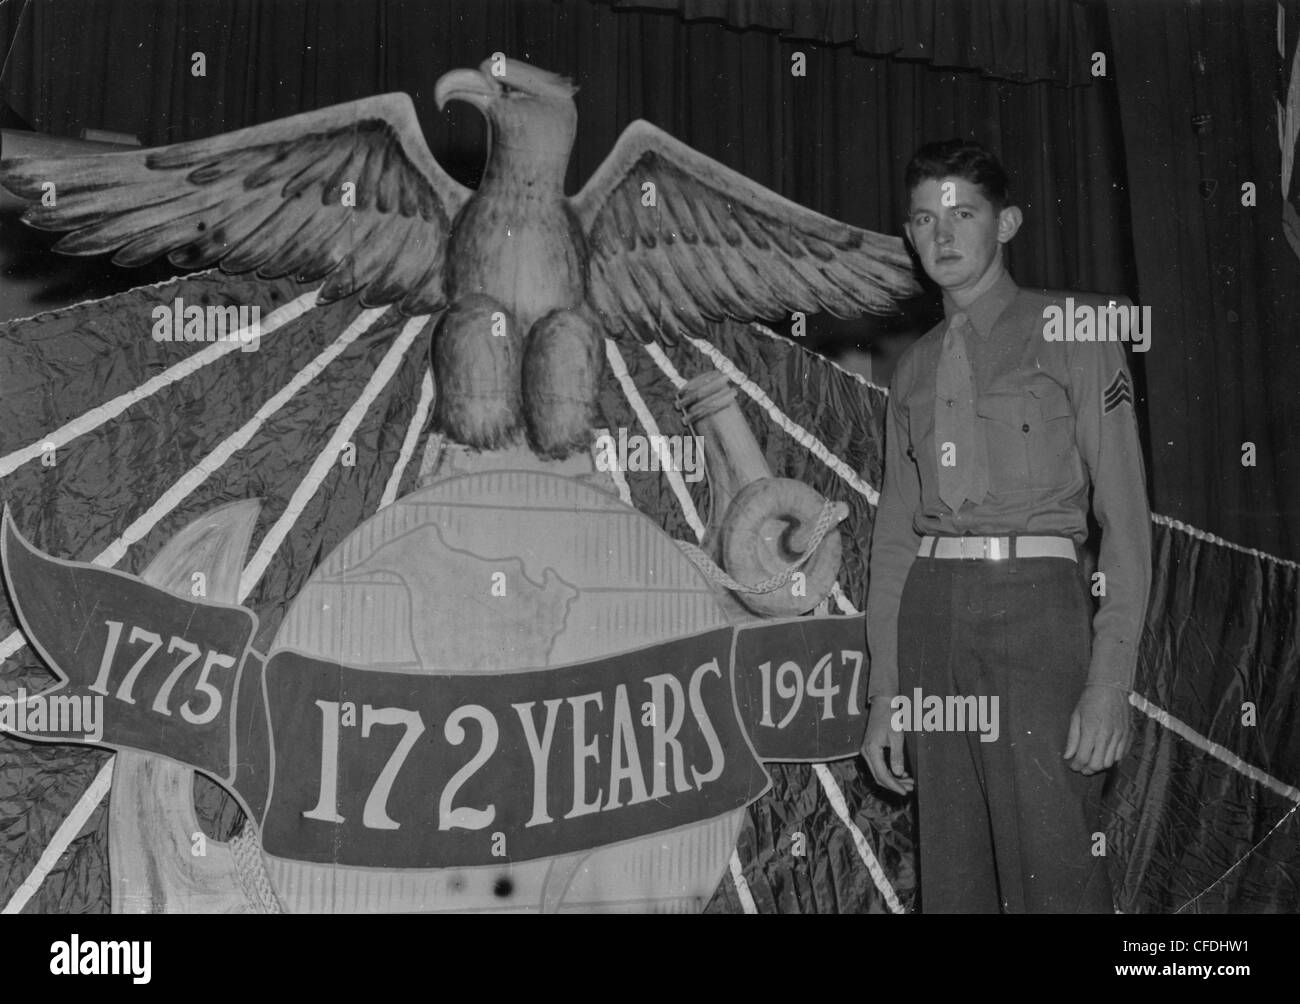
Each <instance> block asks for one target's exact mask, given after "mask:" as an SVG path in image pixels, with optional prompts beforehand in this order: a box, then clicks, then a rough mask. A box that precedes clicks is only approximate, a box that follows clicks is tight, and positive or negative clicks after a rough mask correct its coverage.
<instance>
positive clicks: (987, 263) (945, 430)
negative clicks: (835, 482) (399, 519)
mask: <svg viewBox="0 0 1300 1004" xmlns="http://www.w3.org/2000/svg"><path fill="white" fill-rule="evenodd" d="M906 184H907V189H908V192H909V199H910V206H909V211H908V219H907V223H906V228H905V229H906V232H907V236H908V240H909V241H910V242H911V244H912V247H913V248H914V249H915V251H916V253H917V255H918V256H919V257H920V260H921V263H922V266H923V267H924V268H925V271H926V273H927V274H928V275H929V276H930V278H931V279H933V280H934V281H935V282H936V283H937V284H938V285H939V287H940V288H941V289H942V290H943V305H944V320H943V322H942V323H940V324H939V325H938V326H936V327H935V328H934V329H933V330H931V331H930V332H928V333H927V334H926V335H924V336H923V337H922V338H920V339H919V340H918V341H917V342H916V343H915V344H914V345H913V346H911V348H909V349H908V351H907V352H906V353H905V354H904V355H903V357H902V358H901V359H900V360H899V363H898V366H897V368H896V370H895V373H894V378H893V383H892V389H891V392H890V398H889V409H888V428H887V430H886V454H885V472H884V484H883V487H882V490H881V495H880V503H879V508H878V510H877V513H876V524H875V530H874V533H873V537H872V546H871V564H870V572H871V583H870V589H869V592H868V598H867V640H868V644H869V646H870V649H871V660H872V661H871V677H870V685H869V692H868V696H869V699H870V702H871V704H870V713H869V716H868V725H867V733H866V740H865V742H864V744H863V755H864V756H865V757H866V760H867V764H868V766H869V767H870V769H871V772H872V775H873V776H874V777H875V779H876V781H877V782H878V783H879V784H881V785H882V786H884V787H886V788H888V789H890V790H891V791H895V792H898V793H900V794H905V793H907V792H910V791H912V790H913V787H915V789H916V791H917V796H918V800H919V801H918V807H919V814H920V832H919V834H918V842H919V849H920V883H921V909H922V910H923V911H924V912H926V913H935V912H937V913H946V912H957V913H973V912H998V911H1002V912H1011V913H1022V912H1111V911H1112V909H1113V906H1112V900H1111V891H1110V886H1109V881H1108V877H1107V873H1106V868H1105V851H1106V850H1107V848H1106V847H1105V837H1104V834H1103V833H1102V826H1101V818H1100V813H1099V809H1100V787H1101V784H1102V782H1103V780H1104V778H1105V776H1106V775H1105V774H1104V773H1103V772H1104V771H1106V770H1107V769H1108V768H1110V767H1111V766H1113V765H1114V764H1115V763H1117V762H1118V761H1119V760H1120V759H1122V758H1123V756H1124V754H1125V753H1126V752H1127V750H1128V747H1129V743H1130V739H1131V720H1130V706H1129V702H1128V697H1129V694H1130V692H1131V687H1132V685H1133V678H1134V673H1135V671H1136V666H1137V649H1138V641H1139V638H1140V632H1141V630H1142V625H1143V622H1144V620H1145V613H1146V603H1147V593H1148V590H1149V588H1150V579H1151V572H1150V565H1151V558H1150V549H1151V523H1150V511H1149V509H1148V506H1147V498H1146V483H1145V477H1144V473H1143V467H1142V453H1141V448H1140V446H1139V442H1138V430H1137V424H1136V421H1135V417H1134V413H1133V392H1132V382H1131V380H1130V378H1129V373H1128V368H1127V366H1126V364H1125V361H1124V352H1123V347H1122V345H1121V344H1120V342H1119V341H1118V340H1102V338H1103V337H1104V335H1103V334H1102V333H1101V332H1097V337H1098V340H1096V341H1063V340H1055V338H1053V339H1051V340H1049V338H1048V337H1046V335H1045V326H1046V324H1047V321H1046V319H1045V317H1046V316H1047V315H1048V314H1050V313H1051V312H1050V311H1048V308H1049V307H1052V306H1053V305H1058V306H1059V301H1056V300H1053V299H1051V298H1049V297H1047V296H1044V295H1040V294H1036V293H1031V292H1029V291H1027V290H1022V289H1020V288H1019V287H1017V285H1016V283H1015V282H1014V281H1013V280H1012V278H1011V276H1010V275H1009V274H1008V273H1007V272H1006V271H1005V269H1004V268H1003V262H1002V257H1003V255H1002V246H1003V245H1004V244H1006V243H1007V242H1008V241H1010V240H1011V239H1012V238H1013V237H1014V236H1015V234H1016V231H1017V230H1018V229H1019V227H1020V224H1021V221H1022V215H1021V212H1020V209H1019V208H1017V207H1016V206H1013V205H1011V204H1010V203H1009V200H1008V190H1007V178H1006V174H1005V172H1004V171H1003V169H1002V167H1001V165H1000V164H998V162H997V160H996V159H995V158H994V157H993V156H992V155H991V154H989V153H988V151H986V150H985V149H984V148H983V147H981V146H979V145H978V144H975V143H965V142H961V141H959V140H951V141H948V142H944V143H931V144H928V145H926V146H924V147H922V148H921V149H920V150H918V151H917V153H916V155H915V156H914V157H913V158H912V162H911V163H910V164H909V165H908V169H907V176H906ZM1069 322H1070V319H1069V318H1068V316H1067V318H1066V323H1067V324H1068V323H1069ZM1113 337H1117V336H1113ZM1090 493H1091V506H1092V512H1093V513H1094V515H1095V516H1096V518H1097V521H1098V523H1099V524H1100V526H1101V529H1102V540H1101V551H1100V555H1099V558H1098V564H1097V570H1098V572H1099V573H1100V577H1098V576H1093V578H1092V581H1091V582H1085V581H1084V578H1083V574H1082V572H1081V571H1080V565H1079V564H1078V559H1079V545H1081V544H1083V542H1084V540H1085V539H1086V537H1087V533H1088V529H1087V516H1088V509H1089V503H1090ZM1090 593H1091V594H1092V595H1097V596H1099V599H1100V605H1099V608H1098V610H1097V612H1096V614H1095V616H1094V615H1093V611H1092V603H1091V599H1090ZM932 696H934V697H938V698H940V699H941V700H942V699H946V698H950V697H951V698H963V699H965V700H962V701H958V700H952V701H949V700H943V702H942V707H943V708H945V709H948V711H947V714H946V715H945V714H942V713H941V714H937V715H934V716H926V718H925V722H924V724H923V726H922V727H921V728H920V729H917V728H916V723H917V722H918V721H920V720H921V715H920V714H919V713H918V712H913V711H912V710H911V708H910V706H911V705H912V704H914V703H915V702H916V701H918V700H920V701H922V702H923V707H933V706H934V702H930V703H929V704H928V705H927V704H926V703H925V699H926V698H929V697H932ZM972 697H973V698H974V699H975V700H974V701H971V700H969V698H972ZM994 699H996V702H995V700H994ZM976 702H981V703H982V706H983V708H984V710H985V711H986V712H987V711H993V712H995V713H996V715H997V723H996V729H988V730H983V731H977V730H975V729H974V724H973V722H972V721H971V720H970V719H973V718H975V715H973V714H966V715H965V718H966V719H967V720H966V721H965V723H964V724H963V722H962V721H961V720H960V719H959V718H958V716H957V715H956V714H955V712H954V710H953V709H957V708H964V709H965V710H966V711H969V709H970V708H972V707H973V706H974V705H975V703H976ZM900 730H905V731H906V732H907V735H908V739H907V744H908V747H909V754H910V763H911V765H912V766H913V769H914V770H915V773H916V780H915V782H914V781H913V780H912V778H911V777H910V776H909V775H908V774H907V772H906V770H905V768H904V765H903V747H904V738H903V736H904V732H903V731H900ZM990 738H992V741H987V740H989V739H990Z"/></svg>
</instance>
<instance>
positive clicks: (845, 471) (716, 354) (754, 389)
mask: <svg viewBox="0 0 1300 1004" xmlns="http://www.w3.org/2000/svg"><path fill="white" fill-rule="evenodd" d="M684 337H685V339H686V341H687V342H689V343H690V344H691V345H693V346H695V348H696V349H698V350H699V351H700V352H702V353H703V354H704V355H706V356H708V357H709V360H710V361H711V362H712V363H713V365H714V366H715V367H716V368H717V369H719V370H721V371H722V372H723V373H725V374H726V375H727V376H728V377H729V378H730V379H731V381H732V382H733V383H734V384H736V386H738V387H739V388H740V389H741V390H743V391H744V392H745V393H746V394H748V395H749V396H750V397H751V398H752V399H753V400H754V401H756V402H757V403H758V404H759V405H760V406H761V407H762V408H763V410H764V411H766V412H767V415H768V417H769V418H770V419H771V420H772V421H773V422H775V423H776V424H777V425H778V426H780V427H781V428H782V429H783V430H784V431H785V432H786V434H787V435H789V436H790V437H791V438H792V439H793V440H794V441H795V442H797V443H799V444H800V445H801V446H804V447H806V448H807V449H808V450H809V451H810V452H811V453H812V455H813V456H814V457H816V458H817V459H818V460H820V461H821V462H822V463H823V464H825V465H826V466H827V467H829V468H830V469H831V470H832V471H834V472H835V473H836V474H838V475H839V476H840V478H841V479H843V481H844V482H845V483H846V484H847V485H848V486H849V487H850V488H852V489H853V490H854V491H855V492H857V493H858V494H859V495H862V496H864V497H865V498H866V500H867V501H868V502H870V503H871V504H872V505H876V504H877V503H878V502H879V501H880V493H879V492H877V491H876V490H875V489H874V488H872V487H871V485H869V484H867V483H866V482H865V481H863V480H862V479H861V478H860V477H858V475H857V474H855V473H854V471H853V469H852V468H851V467H849V465H848V464H846V463H845V462H844V461H843V460H841V459H840V458H839V457H837V456H835V454H833V453H832V452H831V451H830V450H828V449H827V448H826V444H825V443H823V442H822V441H821V440H820V439H818V438H817V437H816V436H814V435H813V434H812V433H811V432H809V431H808V430H807V429H805V428H804V427H803V426H801V425H800V424H799V423H798V422H795V421H794V420H793V419H792V418H790V417H789V416H788V415H787V414H786V413H785V412H783V411H782V410H781V409H780V408H778V407H777V406H776V402H775V401H773V400H772V399H771V398H770V397H768V396H767V394H765V393H764V392H763V388H761V387H759V386H758V384H756V383H754V381H752V380H751V379H749V377H747V376H745V374H744V373H742V372H741V371H740V369H739V368H738V367H737V366H736V364H735V363H733V362H732V361H731V360H730V359H728V358H727V357H726V356H724V355H723V354H722V352H720V351H719V350H718V347H717V346H716V345H714V344H713V343H712V342H706V341H704V340H703V339H701V338H693V337H691V336H690V335H686V336H684Z"/></svg>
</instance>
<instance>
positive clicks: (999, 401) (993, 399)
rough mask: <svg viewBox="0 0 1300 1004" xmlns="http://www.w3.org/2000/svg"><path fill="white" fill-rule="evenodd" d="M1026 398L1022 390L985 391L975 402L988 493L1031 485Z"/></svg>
mask: <svg viewBox="0 0 1300 1004" xmlns="http://www.w3.org/2000/svg"><path fill="white" fill-rule="evenodd" d="M1029 401H1030V398H1029V396H1028V395H1027V394H1026V393H1025V392H1024V391H1007V390H1001V391H989V392H987V393H984V394H981V395H980V396H979V397H978V398H976V400H975V414H976V415H977V416H979V419H978V420H979V423H980V427H981V429H982V431H983V432H984V442H985V445H986V446H987V447H988V457H989V470H988V476H989V490H990V491H992V492H993V493H995V494H998V495H1004V494H1006V493H1008V492H1023V491H1026V490H1028V489H1030V488H1032V487H1034V486H1033V483H1032V481H1031V478H1030V467H1029V449H1028V441H1029V436H1028V431H1029V428H1030V426H1029V423H1028V417H1027V414H1028V410H1029Z"/></svg>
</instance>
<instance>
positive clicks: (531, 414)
mask: <svg viewBox="0 0 1300 1004" xmlns="http://www.w3.org/2000/svg"><path fill="white" fill-rule="evenodd" d="M575 92H576V88H575V87H574V86H573V85H572V84H571V83H570V82H569V81H567V80H566V79H564V78H562V77H559V76H557V75H555V74H553V73H548V72H546V71H544V70H540V69H538V68H536V67H533V66H530V65H528V64H526V63H523V62H520V61H517V60H513V59H506V58H504V57H501V56H499V55H498V56H495V57H489V59H487V60H484V62H483V63H482V64H481V65H480V67H479V69H477V70H469V69H464V70H454V71H452V72H450V73H448V74H446V75H444V76H443V77H442V78H440V79H439V81H438V83H437V86H436V89H435V95H434V96H435V100H436V101H437V104H438V107H439V109H440V110H441V109H442V108H443V107H444V106H445V104H446V103H447V102H448V101H453V100H458V101H465V102H468V103H470V104H472V105H473V106H474V107H476V108H478V109H479V110H480V111H481V112H482V113H483V115H484V116H485V118H486V119H487V123H488V151H487V163H486V166H485V169H484V172H483V177H482V181H481V183H480V184H479V187H478V188H477V189H476V190H475V189H469V188H466V187H465V186H463V185H461V184H459V183H458V182H456V181H455V180H453V179H452V178H451V177H450V176H449V175H448V174H447V173H446V172H445V171H444V170H443V169H442V168H441V167H440V166H439V164H438V162H437V161H436V160H434V158H433V156H432V154H431V153H430V152H429V148H428V146H427V144H426V143H425V141H424V136H423V134H422V133H421V130H420V127H419V124H418V122H417V119H416V116H415V109H414V107H413V105H412V103H411V99H410V98H409V97H408V96H407V95H406V94H401V93H395V94H384V95H380V96H377V97H371V98H365V99H362V100H360V101H352V102H348V103H346V104H341V105H335V106H333V107H329V108H323V109H320V110H319V111H312V112H306V113H303V114H301V115H295V116H292V117H290V118H285V119H279V120H276V121H273V122H267V123H265V124H263V125H257V126H253V127H251V128H247V129H241V130H238V131H237V132H231V133H225V134H223V135H219V136H214V137H211V138H209V139H203V140H197V141H194V142H188V143H178V144H174V145H172V146H165V147H158V148H154V149H148V150H140V151H128V152H121V153H109V154H99V155H94V156H83V157H73V158H67V159H48V160H47V159H43V158H15V159H12V160H9V161H5V162H3V163H2V164H0V184H2V185H4V187H5V188H8V189H9V190H10V191H12V192H14V193H15V194H16V195H19V196H23V197H26V198H29V199H33V200H39V199H40V198H41V196H42V194H43V193H44V192H45V191H46V189H45V188H44V186H45V184H46V183H47V182H53V183H54V185H55V189H54V191H55V193H56V199H55V200H54V204H53V205H42V204H40V202H37V203H36V204H35V205H33V206H31V207H29V208H28V209H27V211H26V212H25V214H24V216H23V219H24V220H25V221H26V222H27V223H29V224H30V225H32V226H34V227H37V228H39V229H42V230H57V231H64V230H70V231H72V232H71V233H69V234H66V235H65V236H64V237H63V238H62V239H60V240H59V242H58V243H57V244H56V245H55V250H58V251H61V252H65V253H68V254H75V255H93V254H101V253H104V252H109V251H113V252H115V254H114V255H113V261H114V262H115V263H116V264H119V265H139V264H144V263H146V262H149V261H151V260H153V259H155V258H157V257H159V256H161V255H166V256H167V258H168V260H169V261H170V262H171V263H172V264H173V265H175V266H178V267H183V268H206V267H209V266H211V265H213V264H217V263H219V264H220V266H221V268H222V269H223V270H225V271H227V272H231V273H240V272H248V271H252V270H256V272H257V274H258V275H259V276H261V277H263V278H278V277H281V276H292V277H293V278H295V279H296V280H297V281H299V282H304V283H307V282H316V281H323V286H322V287H321V290H320V294H319V298H320V300H321V301H322V302H328V301H333V300H337V299H340V298H343V297H347V296H351V295H353V294H358V295H359V298H360V301H361V303H362V305H363V306H367V307H378V306H385V305H391V304H396V305H397V307H398V309H399V310H401V311H402V312H403V313H406V314H441V317H440V318H439V319H438V322H437V325H436V327H435V329H434V341H433V371H434V376H435V379H436V385H437V399H436V404H435V409H434V418H433V421H434V422H435V424H436V426H437V429H438V431H440V432H443V433H444V434H446V435H447V436H449V437H450V438H452V439H454V440H457V441H459V442H462V443H465V444H467V445H469V446H472V447H476V448H479V449H492V448H497V447H501V446H504V445H506V444H508V443H510V442H512V441H514V440H516V439H517V437H518V435H519V433H520V431H521V430H526V432H527V437H528V441H529V443H530V445H531V447H532V449H533V450H534V452H536V453H537V454H538V455H539V456H542V457H548V458H557V457H564V456H567V455H568V454H570V453H572V452H574V451H575V450H577V449H581V448H585V447H586V445H587V443H588V439H589V436H590V427H591V424H592V421H593V419H594V414H593V412H594V408H595V399H596V394H597V389H598V387H599V383H600V377H601V373H602V371H603V365H604V352H603V338H604V337H605V336H613V337H628V336H632V337H636V338H640V339H642V340H645V341H650V340H654V339H658V338H665V339H671V338H672V337H673V333H674V331H677V330H680V331H685V332H689V333H692V334H695V335H706V334H707V331H708V328H707V324H706V322H707V321H718V320H721V319H723V318H724V317H726V316H730V317H732V318H734V319H736V320H741V321H746V320H755V319H758V318H774V317H780V316H782V315H786V314H788V313H789V312H791V311H796V310H800V311H806V312H813V311H818V310H828V311H830V312H831V313H833V314H836V315H838V316H841V317H845V316H854V315H857V314H860V313H863V312H874V313H883V312H886V311H889V310H891V309H892V307H893V303H894V300H895V299H896V298H898V297H901V296H906V295H910V294H912V293H914V292H915V291H916V286H915V282H914V279H913V272H912V267H911V262H910V260H909V258H908V256H907V254H906V252H905V250H904V247H903V244H902V242H901V240H900V239H898V238H895V237H888V236H885V235H882V234H877V233H873V232H871V231H868V230H863V229H859V228H857V227H852V226H848V225H847V224H844V223H839V222H837V221H835V220H832V219H829V218H827V217H825V216H822V215H821V214H819V213H815V212H813V211H811V210H809V209H805V208H804V207H802V206H799V205H797V204H795V203H793V202H791V201H789V200H788V199H785V198H782V197H781V196H779V195H777V194H776V193H775V192H772V191H770V190H769V189H766V188H764V187H763V186H761V185H758V184H756V183H755V182H753V181H751V180H750V179H748V178H746V177H745V176H744V175H741V174H739V173H737V172H736V171H733V170H731V169H730V168H727V167H725V166H723V165H722V164H720V163H718V162H717V161H715V160H712V159H711V158H709V157H706V156H704V155H703V154H701V153H699V152H697V151H696V150H694V149H692V148H691V147H689V146H687V145H686V144H684V143H681V142H679V141H678V140H676V139H674V138H673V137H672V136H670V135H668V134H667V133H666V132H664V131H663V130H661V129H659V128H656V127H655V126H653V125H651V124H650V123H648V122H644V121H639V120H638V121H635V122H633V123H632V124H631V125H629V126H628V127H627V129H625V130H624V132H623V134H622V136H620V137H619V140H618V142H617V143H616V144H615V146H614V148H613V150H611V151H610V153H609V155H608V156H607V157H606V158H605V161H604V162H603V163H602V164H601V165H600V167H599V168H598V169H597V170H596V172H595V173H594V174H593V175H592V177H591V179H590V180H589V181H588V182H587V183H586V185H584V186H583V188H582V190H581V191H580V192H578V194H577V195H574V196H571V197H570V196H566V195H565V194H564V187H563V186H564V176H565V171H566V169H567V167H568V162H569V155H570V152H571V151H572V147H573V141H574V136H575V134H576V130H577V119H578V114H577V108H576V106H575V105H574V101H573V95H574V93H575Z"/></svg>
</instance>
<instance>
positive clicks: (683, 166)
mask: <svg viewBox="0 0 1300 1004" xmlns="http://www.w3.org/2000/svg"><path fill="white" fill-rule="evenodd" d="M647 183H651V184H653V185H654V189H653V191H652V190H651V189H649V188H648V187H646V186H647ZM652 196H653V202H654V205H647V204H646V203H649V202H651V201H652V198H651V197H652ZM572 202H573V208H574V210H575V211H576V213H577V214H578V218H579V220H580V221H581V223H582V228H583V231H584V233H585V234H586V237H587V246H588V252H589V254H590V256H591V271H590V274H589V282H590V286H589V295H590V300H591V303H592V305H593V306H594V307H596V308H597V309H598V310H599V311H600V312H601V314H602V315H603V316H604V320H605V323H606V325H607V326H608V329H609V331H610V333H611V334H617V335H623V334H627V333H632V334H636V335H637V336H639V337H640V338H642V339H643V340H646V341H649V340H652V339H658V338H661V337H669V338H671V331H672V329H673V328H674V327H679V328H683V329H685V330H687V331H691V332H694V333H702V332H703V331H704V330H705V323H704V322H705V321H706V320H714V321H716V320H721V319H722V317H723V316H724V315H729V316H731V317H733V318H736V319H737V320H742V321H744V320H755V319H758V318H774V317H779V316H781V315H782V314H786V313H788V312H790V311H794V310H803V311H809V312H811V311H817V310H829V311H830V312H831V313H833V314H836V315H837V316H840V317H851V316H854V315H857V314H861V313H863V312H871V313H883V312H888V311H889V310H890V309H891V307H892V305H893V303H894V300H895V299H896V298H899V297H905V296H910V295H912V294H914V293H916V292H917V290H918V287H917V285H916V281H915V279H914V277H913V271H912V264H911V260H910V259H909V258H908V255H907V252H906V250H905V249H904V247H903V242H902V240H901V239H899V238H897V237H888V236H885V235H883V234H877V233H872V232H871V231H869V230H862V229H859V228H858V227H852V226H849V225H848V224H845V223H839V222H836V221H835V220H832V219H829V218H828V217H825V216H822V215H821V214H820V213H815V212H813V211H812V210H810V209H805V208H804V207H803V206H800V205H798V204H796V203H794V202H791V201H790V200H789V199H785V198H782V197H781V196H780V195H777V194H776V193H775V192H773V191H770V190H769V189H766V188H764V187H763V186H762V185H759V184H758V183H756V182H754V181H751V180H750V179H749V178H746V177H745V176H744V175H743V174H740V173H738V172H736V171H733V170H731V169H730V168H728V167H724V166H723V165H722V164H719V163H718V162H717V161H715V160H713V159H711V158H709V157H706V156H705V155H704V154H702V153H700V152H699V151H697V150H694V149H692V148H691V147H689V146H687V145H686V144H685V143H682V142H681V141H679V140H676V139H674V138H673V137H672V136H670V135H669V134H668V133H666V132H664V131H663V130H662V129H659V128H657V127H656V126H653V125H651V124H650V123H649V122H644V121H640V120H638V121H636V122H633V123H632V124H631V125H629V126H628V127H627V129H625V130H624V131H623V135H622V136H620V137H619V140H618V142H617V143H616V144H615V145H614V149H613V150H611V151H610V153H609V156H608V157H606V158H605V161H604V163H602V164H601V165H600V167H599V168H597V169H596V173H595V174H593V175H592V177H591V180H590V181H588V182H587V184H586V185H584V186H583V188H582V191H581V192H579V193H578V194H577V195H576V196H574V198H573V200H572Z"/></svg>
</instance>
